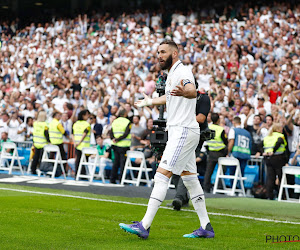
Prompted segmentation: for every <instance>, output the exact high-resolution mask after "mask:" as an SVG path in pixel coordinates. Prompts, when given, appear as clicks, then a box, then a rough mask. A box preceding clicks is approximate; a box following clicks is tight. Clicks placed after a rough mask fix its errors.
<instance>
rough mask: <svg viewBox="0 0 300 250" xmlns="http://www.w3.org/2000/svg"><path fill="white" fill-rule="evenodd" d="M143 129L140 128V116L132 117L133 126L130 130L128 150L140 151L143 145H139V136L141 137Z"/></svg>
mask: <svg viewBox="0 0 300 250" xmlns="http://www.w3.org/2000/svg"><path fill="white" fill-rule="evenodd" d="M144 131H145V129H144V128H143V127H141V126H140V116H138V115H135V116H133V124H132V127H131V130H130V134H131V147H130V150H136V149H139V148H140V149H141V148H142V147H143V145H142V144H141V140H142V138H141V136H142V135H143V133H144Z"/></svg>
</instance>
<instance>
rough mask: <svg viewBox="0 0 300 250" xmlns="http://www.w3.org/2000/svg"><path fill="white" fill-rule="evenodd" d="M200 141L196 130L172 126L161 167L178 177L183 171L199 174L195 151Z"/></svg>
mask: <svg viewBox="0 0 300 250" xmlns="http://www.w3.org/2000/svg"><path fill="white" fill-rule="evenodd" d="M199 139H200V133H196V132H195V129H190V128H186V127H177V126H170V127H169V130H168V142H167V145H166V148H165V150H164V153H163V156H162V158H161V161H160V164H159V167H161V168H163V169H166V170H168V171H171V172H172V173H173V174H177V175H180V174H181V173H182V171H189V172H191V173H197V166H196V154H195V150H196V148H197V146H198V143H199Z"/></svg>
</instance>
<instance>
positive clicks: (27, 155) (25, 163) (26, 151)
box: [21, 148, 31, 166]
mask: <svg viewBox="0 0 300 250" xmlns="http://www.w3.org/2000/svg"><path fill="white" fill-rule="evenodd" d="M30 152H31V148H23V152H22V156H23V157H24V159H23V160H21V165H22V166H28V165H29V158H30Z"/></svg>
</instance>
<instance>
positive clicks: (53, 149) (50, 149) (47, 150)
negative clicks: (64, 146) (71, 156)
mask: <svg viewBox="0 0 300 250" xmlns="http://www.w3.org/2000/svg"><path fill="white" fill-rule="evenodd" d="M51 153H55V158H54V159H50V154H51ZM42 162H50V163H54V166H53V170H52V171H48V172H47V173H46V174H49V175H51V178H54V177H55V173H56V170H57V167H58V165H59V166H60V168H61V171H62V173H63V176H64V178H65V179H66V173H65V169H64V165H63V164H64V163H67V161H66V160H63V159H62V157H61V155H60V150H59V147H58V146H57V145H46V146H45V147H44V152H43V156H42V160H41V163H42ZM37 172H38V176H41V173H42V172H41V171H40V170H38V171H37Z"/></svg>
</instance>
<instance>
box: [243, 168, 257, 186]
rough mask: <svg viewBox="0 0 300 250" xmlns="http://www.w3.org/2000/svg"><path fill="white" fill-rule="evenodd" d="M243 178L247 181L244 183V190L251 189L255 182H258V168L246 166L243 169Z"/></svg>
mask: <svg viewBox="0 0 300 250" xmlns="http://www.w3.org/2000/svg"><path fill="white" fill-rule="evenodd" d="M244 177H247V179H246V180H245V181H244V186H245V188H252V187H253V184H254V183H255V182H258V178H259V166H258V165H247V166H246V168H245V173H244Z"/></svg>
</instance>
